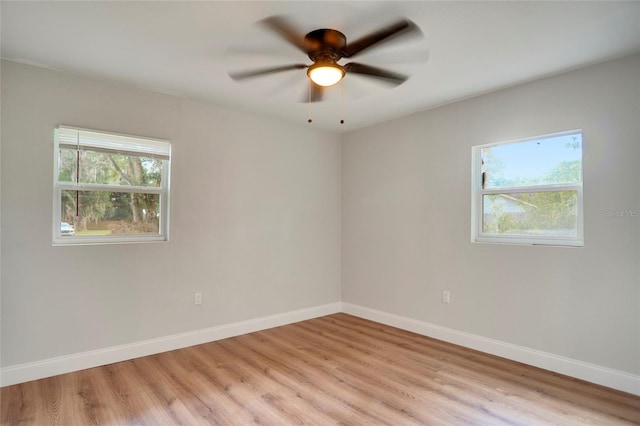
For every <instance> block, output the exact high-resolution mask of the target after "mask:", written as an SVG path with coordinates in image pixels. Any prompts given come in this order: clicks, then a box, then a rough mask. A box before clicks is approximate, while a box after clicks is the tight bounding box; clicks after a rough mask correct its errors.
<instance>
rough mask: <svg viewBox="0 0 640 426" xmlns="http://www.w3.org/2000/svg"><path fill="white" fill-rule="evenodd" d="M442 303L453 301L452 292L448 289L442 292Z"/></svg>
mask: <svg viewBox="0 0 640 426" xmlns="http://www.w3.org/2000/svg"><path fill="white" fill-rule="evenodd" d="M442 303H451V292H449V291H447V290H444V291H443V292H442Z"/></svg>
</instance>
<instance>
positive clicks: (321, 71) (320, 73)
mask: <svg viewBox="0 0 640 426" xmlns="http://www.w3.org/2000/svg"><path fill="white" fill-rule="evenodd" d="M307 75H308V76H309V78H310V79H311V81H313V82H314V83H315V84H317V85H318V86H324V87H328V86H333V85H334V84H336V83H337V82H339V81H340V80H342V78H343V77H344V70H343V69H342V67H341V66H340V65H338V64H336V63H318V64H315V65H312V66H311V67H309V69H308V70H307Z"/></svg>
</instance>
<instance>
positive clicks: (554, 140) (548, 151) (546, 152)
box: [482, 133, 582, 187]
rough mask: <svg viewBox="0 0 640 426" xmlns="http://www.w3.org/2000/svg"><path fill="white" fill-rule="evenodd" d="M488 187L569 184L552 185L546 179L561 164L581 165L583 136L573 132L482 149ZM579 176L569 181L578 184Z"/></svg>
mask: <svg viewBox="0 0 640 426" xmlns="http://www.w3.org/2000/svg"><path fill="white" fill-rule="evenodd" d="M482 158H483V160H484V162H485V167H484V169H485V171H486V172H487V177H488V179H489V187H496V186H503V185H507V184H508V183H511V182H518V183H519V184H518V185H517V186H519V185H521V184H526V183H530V184H548V183H567V182H550V181H549V179H548V178H547V177H548V176H549V175H550V174H551V173H552V172H554V171H557V170H558V169H559V168H560V167H562V165H563V164H564V165H566V164H568V163H574V164H575V163H577V164H580V162H581V160H582V134H581V133H571V134H564V135H558V136H552V137H548V138H540V139H531V140H528V141H522V142H514V143H510V144H505V145H498V146H493V147H490V148H484V149H483V150H482ZM576 179H577V180H579V179H580V176H575V174H574V177H572V178H570V179H569V181H574V182H575V181H576Z"/></svg>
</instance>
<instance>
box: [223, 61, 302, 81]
mask: <svg viewBox="0 0 640 426" xmlns="http://www.w3.org/2000/svg"><path fill="white" fill-rule="evenodd" d="M307 67H308V66H307V65H305V64H291V65H282V66H279V67H269V68H260V69H257V70H251V71H238V72H230V73H229V77H231V78H232V79H234V80H236V81H240V80H245V79H248V78H253V77H261V76H263V75H268V74H275V73H278V72H283V71H291V70H301V69H304V68H307Z"/></svg>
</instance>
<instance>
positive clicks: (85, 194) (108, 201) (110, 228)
mask: <svg viewBox="0 0 640 426" xmlns="http://www.w3.org/2000/svg"><path fill="white" fill-rule="evenodd" d="M60 201H61V203H60V204H61V206H62V211H61V215H60V218H61V222H63V223H65V222H66V223H68V224H70V225H71V226H72V227H73V229H74V234H75V236H87V235H88V236H110V235H113V236H116V235H142V234H145V235H159V234H160V227H159V223H160V220H159V217H158V214H159V212H160V195H159V194H140V193H125V192H108V191H71V190H64V191H62V198H61V200H60ZM76 214H77V217H76ZM62 226H63V225H61V227H62Z"/></svg>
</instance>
